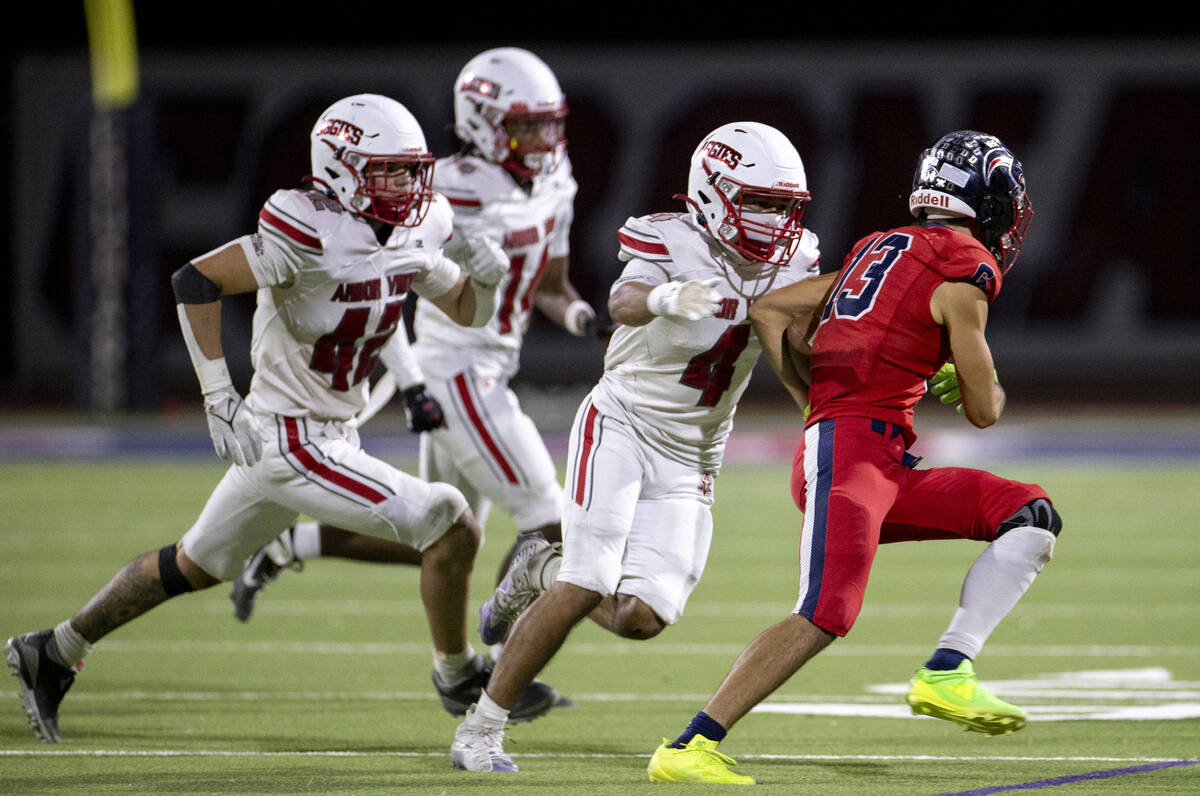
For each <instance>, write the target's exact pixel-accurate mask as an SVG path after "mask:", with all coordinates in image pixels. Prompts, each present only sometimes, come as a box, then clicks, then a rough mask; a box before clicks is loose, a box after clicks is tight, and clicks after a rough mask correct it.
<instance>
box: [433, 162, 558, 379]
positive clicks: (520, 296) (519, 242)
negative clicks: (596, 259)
mask: <svg viewBox="0 0 1200 796" xmlns="http://www.w3.org/2000/svg"><path fill="white" fill-rule="evenodd" d="M434 187H435V188H436V189H437V191H438V192H439V193H441V194H443V195H444V196H445V197H446V198H447V199H448V200H449V201H450V204H451V205H452V206H453V210H454V221H453V223H454V237H453V239H452V240H451V242H450V243H449V244H448V245H447V253H448V254H449V256H450V257H451V258H453V259H455V260H457V261H459V262H462V261H463V260H459V258H460V257H465V254H464V253H463V249H464V248H465V246H466V242H467V241H468V240H471V239H472V238H476V237H480V236H484V237H488V238H491V239H492V240H495V241H496V242H498V243H500V245H501V246H502V247H503V249H504V252H505V253H506V254H507V255H508V257H509V260H510V262H511V265H510V267H509V272H508V275H507V276H506V277H505V278H504V280H503V281H502V282H501V283H500V287H499V291H498V295H497V302H498V304H497V307H496V313H495V315H494V316H493V317H492V320H491V321H490V322H489V323H488V324H487V325H486V326H484V327H482V328H477V329H476V328H466V327H463V326H460V325H458V324H456V323H455V322H454V321H453V320H451V319H450V318H449V317H447V316H446V315H445V313H443V312H442V311H441V310H439V309H438V308H437V307H434V306H433V305H432V304H430V303H429V302H425V301H422V302H418V303H417V312H416V316H415V324H414V330H415V333H416V337H417V341H418V343H417V348H418V351H419V352H420V349H423V348H425V347H427V346H434V347H436V348H437V349H438V350H439V351H444V350H447V349H450V350H454V351H455V352H456V353H455V355H454V357H435V358H433V360H437V361H446V360H452V362H446V364H447V366H448V367H453V368H455V369H456V370H455V371H454V372H457V371H460V370H462V369H463V367H464V364H465V363H464V359H470V360H471V361H474V362H476V363H478V362H480V360H483V359H488V360H491V362H490V363H489V364H490V366H489V367H488V368H487V369H488V370H490V371H492V374H493V375H495V376H496V377H498V378H502V379H507V378H510V377H512V376H513V375H514V374H515V373H516V372H517V368H518V366H519V360H520V352H521V343H522V340H523V338H524V336H525V332H526V331H527V330H528V329H529V323H530V318H531V314H532V311H533V304H534V299H535V297H536V296H537V290H538V284H539V283H540V282H541V279H542V274H543V273H544V271H545V268H546V263H547V261H548V260H550V259H552V258H555V257H565V256H567V254H568V253H569V246H568V234H569V233H570V229H571V222H572V221H573V219H574V211H573V202H574V199H575V193H576V191H577V190H578V186H577V184H576V182H575V178H574V177H573V176H572V175H571V164H570V162H569V161H568V160H567V158H565V157H564V158H562V160H561V162H560V163H559V165H558V168H557V169H555V170H554V171H553V172H551V173H549V174H547V175H544V176H536V177H534V178H533V182H532V187H531V188H530V190H529V192H526V191H524V190H522V189H521V188H520V187H519V186H518V185H517V184H516V182H515V181H514V180H513V178H512V176H511V175H510V174H509V172H508V171H506V170H505V169H504V168H503V167H502V166H500V165H498V164H496V163H492V162H490V161H488V160H485V159H483V158H480V157H475V156H471V155H455V156H453V157H449V158H444V159H442V160H439V161H438V164H437V168H436V169H435V170H434ZM420 353H421V356H422V367H429V366H430V363H431V357H430V356H428V355H427V354H428V352H420ZM441 375H445V376H449V375H452V374H451V373H446V374H441Z"/></svg>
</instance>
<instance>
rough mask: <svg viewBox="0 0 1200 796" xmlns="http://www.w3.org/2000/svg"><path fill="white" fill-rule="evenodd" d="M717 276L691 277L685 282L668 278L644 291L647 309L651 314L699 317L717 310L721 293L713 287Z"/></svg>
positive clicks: (691, 319) (671, 316)
mask: <svg viewBox="0 0 1200 796" xmlns="http://www.w3.org/2000/svg"><path fill="white" fill-rule="evenodd" d="M720 281H721V279H720V277H715V276H714V277H712V278H711V279H693V280H690V281H687V282H667V283H666V284H665V285H659V286H658V287H656V288H654V289H653V290H651V291H650V292H649V294H647V295H646V309H648V310H649V311H650V313H651V314H652V315H662V316H665V317H667V318H681V319H683V320H685V321H698V320H700V319H701V318H708V317H710V316H711V315H712V314H713V313H715V312H716V311H717V307H718V306H719V305H720V303H721V294H720V293H718V292H717V291H716V289H715V288H716V285H717V283H719V282H720Z"/></svg>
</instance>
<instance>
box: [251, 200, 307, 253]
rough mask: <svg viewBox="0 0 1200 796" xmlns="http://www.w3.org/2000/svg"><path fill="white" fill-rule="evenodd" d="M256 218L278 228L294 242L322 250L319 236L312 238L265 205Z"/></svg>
mask: <svg viewBox="0 0 1200 796" xmlns="http://www.w3.org/2000/svg"><path fill="white" fill-rule="evenodd" d="M258 220H259V221H261V222H262V223H264V224H266V225H268V226H270V227H272V228H274V229H276V230H278V231H279V232H282V233H283V234H284V235H286V236H288V237H289V238H291V239H292V240H294V241H296V243H299V244H300V245H301V246H308V247H309V248H311V249H316V250H317V251H321V250H322V249H321V239H320V238H314V237H313V236H312V235H309V234H308V233H307V232H304V231H303V230H300V229H297V228H296V227H294V226H292V225H291V224H289V223H288V222H286V221H284V220H283V219H282V218H280V217H279V216H277V215H275V214H274V213H272V212H271V211H270V210H268V209H267V208H265V207H264V208H263V209H262V210H260V211H259V213H258Z"/></svg>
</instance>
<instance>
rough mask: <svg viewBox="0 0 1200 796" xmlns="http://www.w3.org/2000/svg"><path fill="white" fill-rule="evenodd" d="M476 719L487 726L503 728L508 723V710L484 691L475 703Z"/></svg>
mask: <svg viewBox="0 0 1200 796" xmlns="http://www.w3.org/2000/svg"><path fill="white" fill-rule="evenodd" d="M475 720H476V722H477V723H479V724H482V725H483V726H485V727H499V728H503V727H504V725H505V724H507V723H508V711H507V710H505V709H504V708H502V707H500V706H499V705H497V704H496V703H495V702H493V701H492V698H491V697H490V696H488V693H487V691H484V692H483V693H482V694H480V695H479V701H478V702H476V703H475Z"/></svg>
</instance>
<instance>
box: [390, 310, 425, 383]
mask: <svg viewBox="0 0 1200 796" xmlns="http://www.w3.org/2000/svg"><path fill="white" fill-rule="evenodd" d="M379 358H380V359H382V360H383V364H384V365H385V366H386V367H387V369H388V372H389V373H391V374H392V376H393V378H395V379H396V383H397V384H398V385H400V389H401V390H406V389H408V388H409V387H411V386H413V385H414V384H420V383H422V382H424V381H425V376H424V374H422V373H421V368H420V367H419V366H418V365H417V359H416V357H414V356H413V353H412V348H411V347H409V344H408V332H406V331H405V329H404V324H403V323H401V324H400V328H399V329H397V330H396V333H395V334H393V335H392V339H391V340H389V341H388V344H387V345H386V346H384V347H383V351H382V352H381V353H380V355H379Z"/></svg>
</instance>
